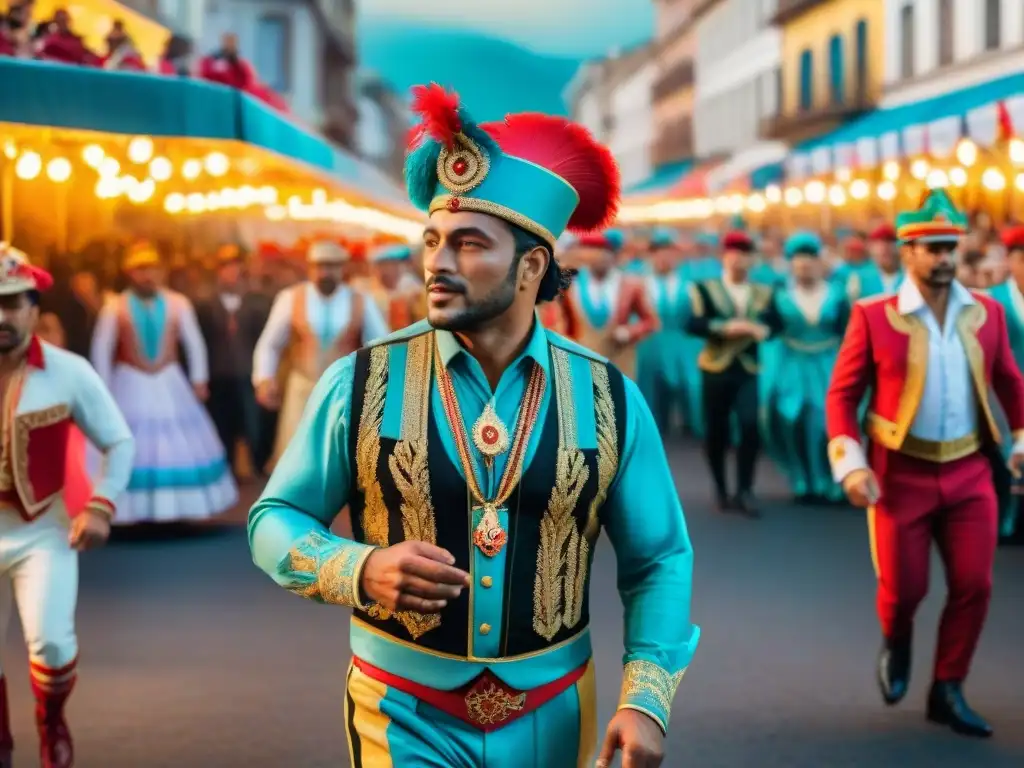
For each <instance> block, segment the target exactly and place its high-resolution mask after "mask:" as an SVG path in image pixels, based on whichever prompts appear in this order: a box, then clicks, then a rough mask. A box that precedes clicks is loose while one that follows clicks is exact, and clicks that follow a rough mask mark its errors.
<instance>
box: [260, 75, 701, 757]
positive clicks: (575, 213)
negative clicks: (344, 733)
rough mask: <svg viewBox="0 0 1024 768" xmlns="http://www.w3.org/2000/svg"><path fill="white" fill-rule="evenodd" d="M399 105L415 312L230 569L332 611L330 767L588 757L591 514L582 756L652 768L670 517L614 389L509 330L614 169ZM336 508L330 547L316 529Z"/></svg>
mask: <svg viewBox="0 0 1024 768" xmlns="http://www.w3.org/2000/svg"><path fill="white" fill-rule="evenodd" d="M413 109H414V111H415V112H417V113H418V114H419V115H420V116H421V117H422V119H423V124H422V125H421V127H420V128H419V129H418V131H417V132H416V133H415V134H414V136H415V138H414V146H413V149H412V151H411V152H410V155H409V158H408V160H407V164H406V183H407V185H408V187H409V194H410V197H411V198H412V200H413V202H414V203H415V204H416V205H418V206H419V207H421V208H423V209H429V211H430V218H429V221H428V223H427V228H426V230H425V232H424V245H425V250H424V268H425V272H426V275H427V289H428V291H429V294H428V296H429V303H428V321H429V323H420V324H417V325H414V326H412V327H410V328H408V329H406V330H405V331H403V332H400V333H397V334H393V335H392V336H390V337H388V338H387V339H384V340H383V341H381V342H380V343H378V344H375V345H373V346H371V347H370V348H369V349H364V350H360V351H359V352H357V353H356V354H354V355H349V356H348V357H346V358H344V359H343V360H342V361H340V362H338V363H336V364H335V365H334V366H332V367H331V369H330V370H329V371H328V372H327V373H326V374H325V375H324V377H323V379H322V380H321V381H320V383H319V384H318V386H317V389H316V391H315V393H314V394H313V396H312V398H311V402H310V406H309V408H308V409H307V411H306V414H305V416H304V418H303V422H302V424H301V426H300V427H299V430H298V431H297V432H296V434H295V437H294V439H293V442H292V444H291V445H290V446H289V448H288V450H287V452H286V453H285V455H284V458H283V459H282V460H281V463H280V465H279V466H278V467H277V469H276V470H275V472H274V474H273V476H272V477H271V479H270V483H269V485H268V486H267V489H266V491H265V493H264V495H263V497H262V499H261V500H260V501H259V502H257V504H256V506H255V507H253V509H252V512H251V513H250V517H249V540H250V542H251V546H252V550H253V556H254V559H255V561H256V563H257V564H258V565H259V567H260V568H262V569H263V570H264V571H266V572H267V573H268V574H270V575H271V577H272V578H273V579H274V580H275V581H277V582H278V583H279V584H280V585H282V586H284V587H285V588H287V589H289V590H291V591H293V592H295V593H297V594H300V595H303V596H305V597H308V598H312V599H314V600H317V601H320V602H325V603H334V604H339V605H345V606H350V607H353V608H354V609H355V616H354V618H353V620H352V625H351V645H352V650H353V654H354V659H353V663H352V666H351V667H350V670H349V676H348V697H347V700H348V730H349V738H350V744H351V750H350V752H351V754H352V761H353V765H355V766H357V767H358V766H365V768H371V766H372V767H374V768H375V767H376V766H383V765H409V766H412V765H427V764H429V765H444V766H452V768H458V767H461V768H471V767H472V768H494V767H496V766H512V765H515V766H517V768H565V766H577V765H578V766H591V765H593V764H594V763H593V762H592V761H593V752H594V748H595V746H596V743H597V738H598V734H597V730H596V728H597V723H596V720H595V714H596V713H595V711H594V706H595V693H594V677H595V673H594V661H593V659H592V658H591V644H590V637H589V633H588V629H587V624H588V615H589V613H588V586H589V574H590V572H591V567H592V560H593V554H594V545H595V543H596V538H597V535H598V533H599V531H600V529H601V527H602V526H603V527H604V528H605V530H606V532H607V533H608V535H609V537H610V539H611V541H612V542H613V543H614V547H615V552H616V553H617V557H618V569H619V584H620V587H621V589H620V594H621V595H622V596H623V600H624V602H625V615H626V625H625V636H626V641H625V645H626V655H625V670H624V682H623V689H622V698H621V700H620V704H619V709H618V712H617V713H616V714H615V716H614V717H613V719H612V721H611V723H610V724H609V726H608V729H607V732H606V735H605V739H604V744H603V747H602V748H601V752H600V758H599V760H598V762H597V764H598V765H601V766H606V767H607V766H608V765H609V764H610V763H611V760H612V759H613V756H614V753H615V752H616V751H618V750H621V751H622V752H623V753H624V754H625V755H627V760H632V761H633V764H634V765H645V766H647V765H650V766H654V765H659V764H660V763H661V758H662V739H663V734H664V732H665V730H666V728H667V727H668V722H669V708H670V707H671V703H672V699H673V696H674V694H675V689H676V686H677V685H678V683H679V682H680V680H681V678H682V676H683V672H684V671H685V669H686V666H687V664H689V662H690V657H691V656H692V654H693V651H694V648H695V646H696V644H697V640H698V636H699V630H698V629H697V628H696V627H694V626H693V625H692V624H691V623H690V615H689V613H690V611H689V608H690V581H691V569H692V557H693V553H692V551H691V548H690V543H689V539H688V536H687V531H686V524H685V520H684V517H683V511H682V508H681V507H680V504H679V500H678V497H677V495H676V491H675V486H674V484H673V481H672V476H671V473H670V471H669V467H668V462H667V460H666V458H665V453H664V450H663V448H662V445H661V441H660V439H659V437H658V433H657V428H656V426H655V424H654V420H653V418H652V417H651V414H650V411H649V410H648V408H647V406H646V404H645V403H644V401H643V398H642V396H641V395H640V393H639V391H638V389H637V387H636V385H635V384H633V382H632V381H630V380H629V379H627V378H626V377H624V376H623V375H622V374H621V373H620V372H619V371H618V370H617V369H616V368H615V367H614V366H612V365H610V364H609V363H608V361H607V360H606V359H605V358H602V357H600V356H599V355H597V354H596V353H594V352H592V351H590V350H587V349H584V348H582V347H580V346H579V345H577V344H574V343H573V342H571V341H569V340H567V339H565V338H563V337H561V336H558V335H557V334H554V333H552V332H550V331H547V330H545V329H544V328H543V327H542V326H541V325H540V324H539V323H537V322H536V320H535V303H536V301H538V300H549V299H550V298H552V297H554V295H555V294H556V293H557V292H558V290H559V289H560V287H561V286H562V285H563V282H564V280H565V275H564V273H563V272H562V270H561V268H560V266H559V264H558V263H557V261H555V260H553V258H552V256H551V253H552V250H553V247H554V243H555V238H556V237H557V235H559V234H560V233H561V232H562V230H563V229H564V228H565V227H566V226H567V225H568V226H570V227H572V228H574V229H580V230H592V229H595V228H598V227H600V226H601V225H602V224H604V223H605V221H606V220H607V219H608V218H610V217H611V216H612V215H614V210H615V207H616V200H617V197H618V186H619V185H618V170H617V169H616V167H615V164H614V160H613V159H612V158H611V155H610V153H608V151H607V150H606V149H604V148H603V147H600V146H599V145H598V144H596V143H595V142H594V140H593V138H592V137H591V136H590V135H589V134H588V133H587V132H586V131H585V130H584V129H583V128H582V127H580V126H577V125H575V124H573V123H570V122H568V121H566V120H565V119H563V118H556V117H548V116H546V115H538V114H524V115H510V116H508V117H506V118H505V120H504V121H503V122H500V123H491V124H486V125H476V124H474V123H473V121H472V120H471V119H470V117H469V116H468V115H467V114H466V112H465V111H464V110H463V109H461V108H460V107H459V106H458V100H457V97H456V96H455V95H454V94H451V93H447V92H445V91H444V90H443V89H442V88H441V87H440V86H436V85H432V86H430V87H421V88H417V89H416V90H415V92H414V98H413ZM561 174H565V175H564V176H563V175H561ZM577 175H578V176H579V178H577ZM523 189H528V190H530V194H528V195H524V194H523V193H522V190H523ZM467 483H468V485H467ZM467 488H468V491H467ZM467 493H468V498H467ZM346 503H347V504H348V505H349V507H350V509H351V510H352V523H353V529H354V531H355V534H354V536H355V540H346V539H339V538H337V537H335V536H333V535H332V534H331V533H330V531H329V529H328V526H329V525H330V523H331V519H332V518H333V517H334V516H335V514H336V513H337V511H338V510H339V509H340V508H342V507H343V506H344V505H345V504H346ZM508 574H517V575H515V576H514V577H513V576H510V575H508ZM666 606H671V610H668V609H667V608H666Z"/></svg>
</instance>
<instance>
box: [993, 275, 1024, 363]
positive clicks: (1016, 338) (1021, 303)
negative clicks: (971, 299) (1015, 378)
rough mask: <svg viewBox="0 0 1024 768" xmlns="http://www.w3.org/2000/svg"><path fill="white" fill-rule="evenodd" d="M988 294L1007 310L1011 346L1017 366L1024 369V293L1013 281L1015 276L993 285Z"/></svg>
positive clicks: (1007, 329) (1007, 325) (1007, 326)
mask: <svg viewBox="0 0 1024 768" xmlns="http://www.w3.org/2000/svg"><path fill="white" fill-rule="evenodd" d="M988 294H989V296H991V297H992V298H993V299H995V300H996V301H998V302H999V303H1000V304H1002V305H1003V309H1005V310H1006V332H1007V335H1008V336H1009V337H1010V348H1011V349H1012V350H1013V357H1014V359H1015V360H1016V361H1017V367H1018V368H1020V369H1021V370H1022V371H1024V294H1022V293H1021V290H1020V288H1018V287H1017V284H1016V283H1014V282H1013V278H1010V279H1009V280H1006V281H1005V282H1002V283H1000V284H999V285H995V286H992V288H991V289H989V291H988Z"/></svg>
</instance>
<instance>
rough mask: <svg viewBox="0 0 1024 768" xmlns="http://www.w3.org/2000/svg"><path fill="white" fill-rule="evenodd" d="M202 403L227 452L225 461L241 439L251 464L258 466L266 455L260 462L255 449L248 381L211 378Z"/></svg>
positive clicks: (253, 411) (254, 411)
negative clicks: (207, 396)
mask: <svg viewBox="0 0 1024 768" xmlns="http://www.w3.org/2000/svg"><path fill="white" fill-rule="evenodd" d="M206 406H207V408H208V409H209V411H210V418H212V419H213V424H214V426H215V427H216V428H217V435H218V437H220V441H221V443H222V444H223V445H224V450H225V451H226V452H227V458H228V463H229V464H231V463H233V461H234V458H235V448H236V447H237V445H238V441H239V440H241V441H243V442H244V443H245V445H246V447H247V448H248V449H249V454H250V455H251V456H252V458H253V463H254V464H256V467H255V468H256V469H257V470H259V469H261V468H262V466H263V464H265V463H266V461H267V458H263V460H262V463H261V462H260V456H259V454H258V451H257V447H258V446H259V443H260V436H259V431H260V424H259V415H258V412H257V406H256V393H255V392H254V390H253V387H252V382H251V381H249V379H248V378H246V377H244V376H235V377H231V378H218V379H211V380H210V399H209V400H208V401H207V403H206ZM268 457H269V454H268Z"/></svg>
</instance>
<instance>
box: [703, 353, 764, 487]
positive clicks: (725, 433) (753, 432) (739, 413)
mask: <svg viewBox="0 0 1024 768" xmlns="http://www.w3.org/2000/svg"><path fill="white" fill-rule="evenodd" d="M703 380H704V382H703V386H704V391H703V401H704V422H705V424H704V430H705V438H704V451H705V453H706V454H707V459H708V464H709V465H710V466H711V476H712V478H713V479H714V481H715V491H716V492H717V493H718V496H719V498H721V499H724V498H726V497H728V496H729V492H728V484H727V483H726V472H725V457H726V454H727V453H728V451H729V443H730V442H731V441H732V430H733V414H735V416H736V421H738V422H739V427H740V442H739V445H738V446H737V448H736V475H737V490H738V491H739V493H741V494H742V493H749V492H750V491H751V490H752V489H753V487H754V471H755V469H756V467H757V455H758V453H759V451H760V450H761V436H760V433H759V431H758V423H757V376H756V375H754V374H751V373H747V371H746V370H744V369H743V368H742V367H741V366H740V365H739V364H734V365H733V366H731V367H730V368H728V369H726V370H725V371H723V372H722V373H707V372H705V373H704V375H703Z"/></svg>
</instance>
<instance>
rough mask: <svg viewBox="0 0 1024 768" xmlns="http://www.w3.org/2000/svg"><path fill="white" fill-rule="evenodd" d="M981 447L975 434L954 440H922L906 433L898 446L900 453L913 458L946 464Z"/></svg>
mask: <svg viewBox="0 0 1024 768" xmlns="http://www.w3.org/2000/svg"><path fill="white" fill-rule="evenodd" d="M979 448H981V440H980V439H979V438H978V435H977V434H974V433H972V434H970V435H964V436H963V437H958V438H957V439H956V440H922V439H921V438H919V437H914V436H913V435H907V436H906V437H905V438H904V439H903V445H901V446H900V453H902V454H904V455H905V456H910V457H911V458H914V459H922V460H923V461H931V462H934V463H936V464H946V463H947V462H950V461H956V460H957V459H962V458H964V457H965V456H970V455H971V454H972V453H977V451H978V449H979Z"/></svg>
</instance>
